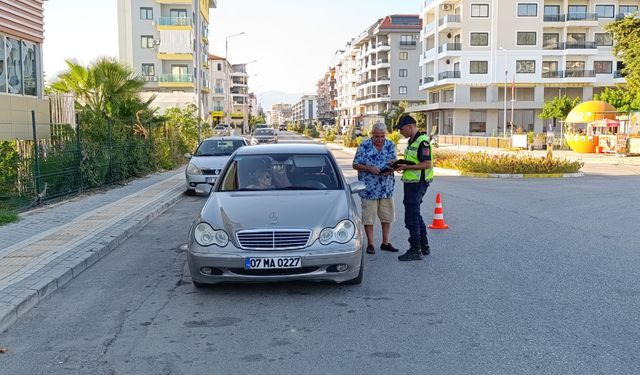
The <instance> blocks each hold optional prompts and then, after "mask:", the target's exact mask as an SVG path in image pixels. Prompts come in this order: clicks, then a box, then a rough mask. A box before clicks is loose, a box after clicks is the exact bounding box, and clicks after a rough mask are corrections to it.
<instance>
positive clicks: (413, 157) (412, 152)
mask: <svg viewBox="0 0 640 375" xmlns="http://www.w3.org/2000/svg"><path fill="white" fill-rule="evenodd" d="M422 142H426V143H427V147H429V154H430V155H431V168H430V169H405V170H404V172H403V173H402V181H404V182H420V177H421V175H422V174H423V173H424V174H425V176H424V179H425V181H432V180H433V163H434V158H433V153H432V152H431V151H432V150H431V144H430V143H429V138H428V137H427V136H426V135H425V134H420V136H418V138H416V140H415V141H413V143H411V144H408V145H407V149H406V151H405V152H404V158H405V160H408V161H412V162H414V163H416V164H418V163H420V160H418V147H419V146H420V144H421V143H422Z"/></svg>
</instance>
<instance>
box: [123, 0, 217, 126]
mask: <svg viewBox="0 0 640 375" xmlns="http://www.w3.org/2000/svg"><path fill="white" fill-rule="evenodd" d="M216 6H217V0H118V30H119V36H120V42H119V43H120V45H119V50H120V60H121V61H122V62H123V63H125V64H127V65H130V66H131V67H133V69H134V71H135V72H137V73H138V74H140V75H141V76H142V77H143V78H144V80H145V81H146V84H145V87H144V90H145V96H151V95H155V96H156V99H155V101H154V104H155V105H157V106H158V107H159V108H160V110H161V111H164V110H165V109H167V108H169V107H176V106H177V107H183V106H185V105H187V104H189V103H193V104H197V103H199V104H200V105H199V108H201V109H202V114H201V115H202V116H203V117H206V114H207V113H208V111H207V109H208V108H209V105H208V100H209V91H210V85H209V72H208V68H209V66H208V55H209V53H208V52H209V46H208V45H209V38H208V30H209V10H210V9H212V8H215V7H216Z"/></svg>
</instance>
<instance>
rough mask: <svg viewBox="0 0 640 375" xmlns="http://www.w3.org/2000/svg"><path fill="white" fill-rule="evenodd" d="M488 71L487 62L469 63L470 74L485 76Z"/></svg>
mask: <svg viewBox="0 0 640 375" xmlns="http://www.w3.org/2000/svg"><path fill="white" fill-rule="evenodd" d="M488 71H489V62H487V61H469V73H470V74H487V72H488Z"/></svg>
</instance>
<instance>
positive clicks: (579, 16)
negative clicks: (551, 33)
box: [567, 5, 587, 21]
mask: <svg viewBox="0 0 640 375" xmlns="http://www.w3.org/2000/svg"><path fill="white" fill-rule="evenodd" d="M567 13H568V14H567V21H579V20H585V19H587V6H586V5H569V9H568V12H567Z"/></svg>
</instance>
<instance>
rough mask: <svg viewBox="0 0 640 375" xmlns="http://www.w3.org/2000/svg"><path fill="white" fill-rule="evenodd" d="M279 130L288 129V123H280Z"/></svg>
mask: <svg viewBox="0 0 640 375" xmlns="http://www.w3.org/2000/svg"><path fill="white" fill-rule="evenodd" d="M278 130H280V131H286V130H287V125H286V124H280V125H279V126H278Z"/></svg>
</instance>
